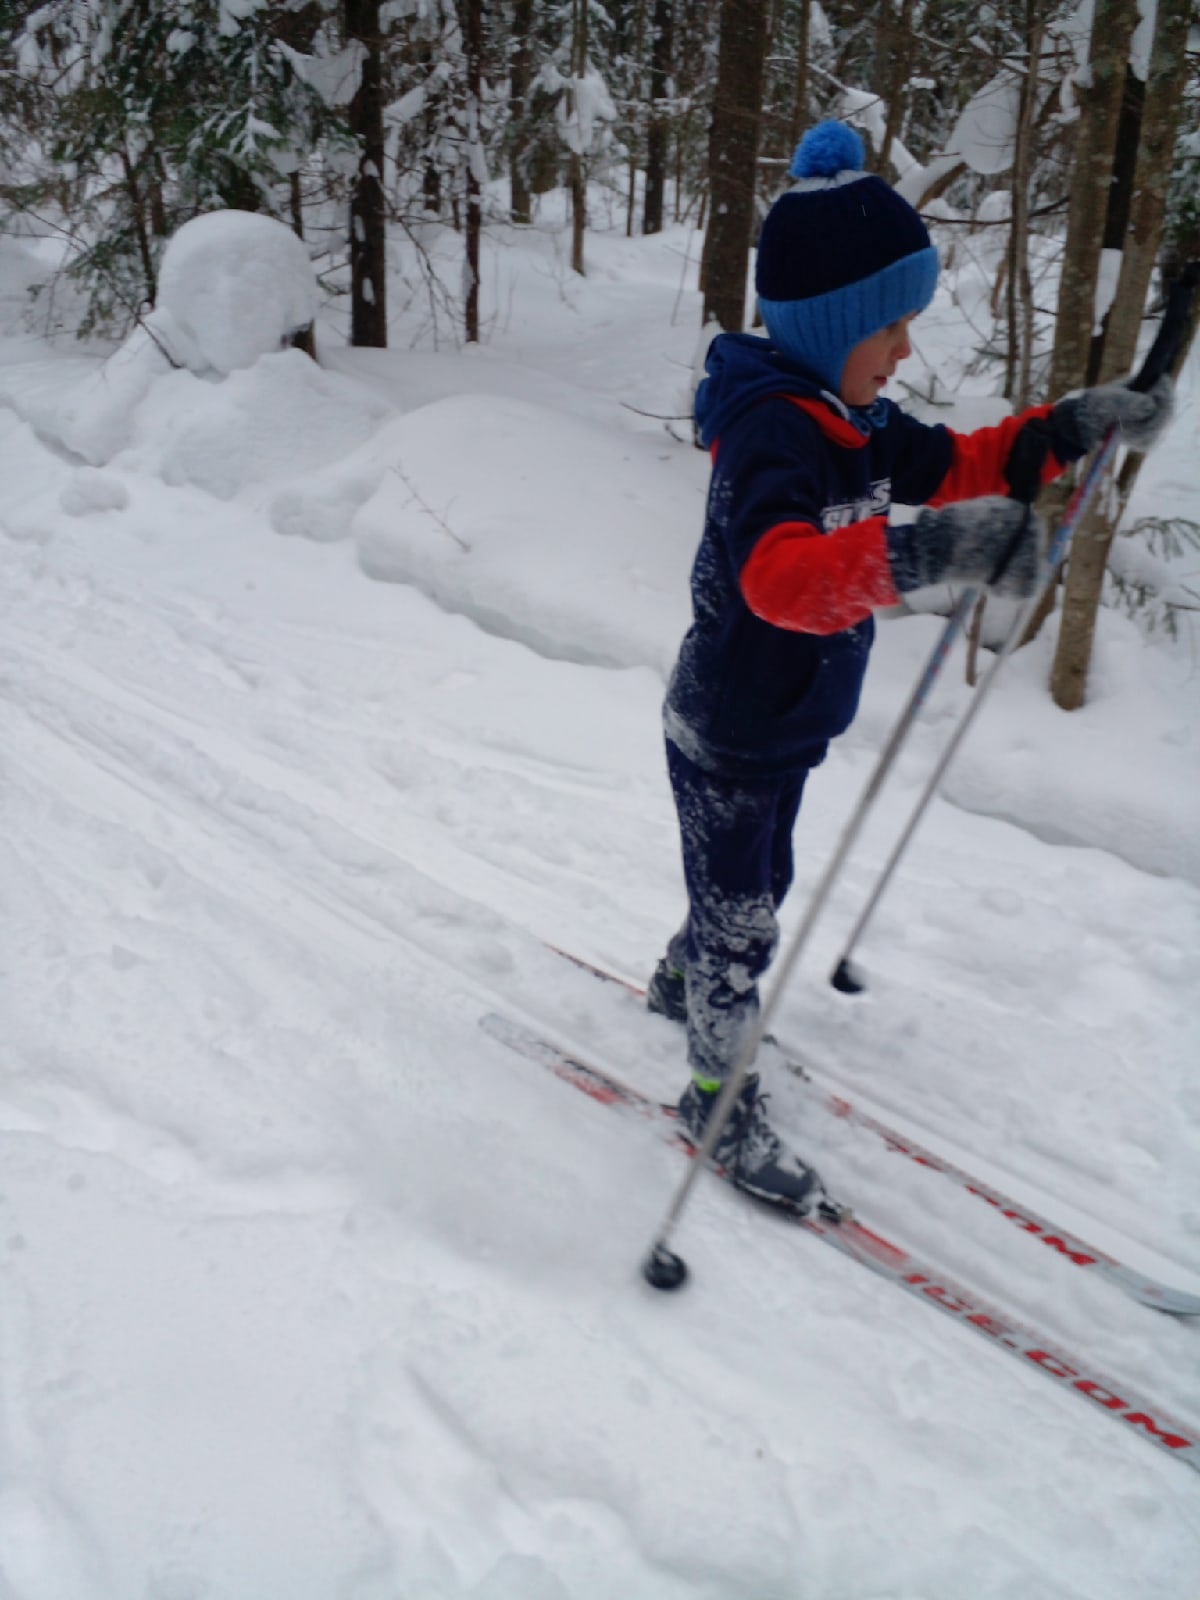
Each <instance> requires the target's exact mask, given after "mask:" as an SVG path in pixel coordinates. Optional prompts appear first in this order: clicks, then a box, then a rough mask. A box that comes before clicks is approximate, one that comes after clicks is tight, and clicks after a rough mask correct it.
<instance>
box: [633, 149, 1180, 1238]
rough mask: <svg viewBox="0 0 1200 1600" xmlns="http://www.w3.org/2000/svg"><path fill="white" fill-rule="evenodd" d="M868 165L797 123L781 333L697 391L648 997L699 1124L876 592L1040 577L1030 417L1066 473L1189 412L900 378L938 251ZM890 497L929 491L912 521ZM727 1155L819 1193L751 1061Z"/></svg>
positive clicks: (716, 347) (748, 345)
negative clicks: (669, 816)
mask: <svg viewBox="0 0 1200 1600" xmlns="http://www.w3.org/2000/svg"><path fill="white" fill-rule="evenodd" d="M862 167H863V148H862V142H861V140H860V139H859V137H858V135H857V134H856V133H855V132H854V131H853V130H852V129H851V128H849V127H847V126H845V125H844V124H842V123H837V122H826V123H822V124H820V125H819V126H818V127H816V128H813V129H812V130H811V131H810V132H809V133H808V134H807V135H806V136H805V138H804V139H803V140H802V141H801V144H800V146H799V148H798V150H797V152H796V156H795V159H794V161H793V163H792V168H791V175H792V177H793V178H795V179H796V180H797V182H796V183H795V186H794V187H793V188H792V189H790V190H789V191H788V192H787V193H786V194H784V195H783V196H782V197H781V198H780V199H779V200H778V201H777V202H776V203H775V205H774V206H773V207H772V209H771V211H770V213H769V215H768V216H767V219H766V221H765V223H764V224H763V229H762V235H761V238H760V240H759V248H758V265H757V273H756V288H757V291H758V297H759V306H760V308H761V312H762V319H763V322H764V324H765V325H766V329H767V333H768V335H769V337H768V338H765V339H764V338H758V337H754V336H752V335H748V334H722V335H720V336H719V337H718V338H716V339H715V340H714V341H713V344H712V347H711V349H710V351H709V354H708V358H707V362H706V371H707V374H708V376H707V377H706V378H705V380H704V381H703V382H702V383H701V385H700V387H699V390H698V392H697V396H696V419H697V422H698V424H699V428H700V437H701V440H702V442H703V443H704V444H705V446H706V447H708V448H709V450H710V452H711V455H712V460H713V469H712V479H711V484H710V488H709V495H708V506H707V512H706V519H705V525H704V532H703V535H702V537H701V540H700V546H699V550H698V551H697V554H696V558H695V563H694V565H693V568H692V578H691V588H692V603H693V617H694V620H693V622H692V626H691V627H690V629H689V630H688V632H687V634H686V635H685V637H684V640H683V644H682V646H681V648H680V652H679V657H678V660H677V662H676V665H675V669H674V672H673V674H672V677H671V681H670V684H669V687H668V689H667V695H666V703H665V707H664V730H665V734H666V746H667V767H668V771H669V774H670V780H671V788H672V792H673V794H674V798H675V805H676V809H677V811H678V815H679V827H680V834H681V838H682V845H683V867H684V877H685V881H686V884H687V892H688V913H687V918H686V920H685V922H684V925H683V927H682V928H680V930H679V932H678V933H677V934H676V935H675V936H674V938H673V939H672V940H671V942H670V944H669V946H668V948H667V953H666V955H665V957H664V958H663V960H662V961H660V962H659V964H658V966H657V968H656V970H655V972H654V975H653V978H652V979H651V983H650V987H649V993H648V1004H649V1006H650V1008H651V1009H652V1010H654V1011H658V1012H661V1013H663V1014H664V1015H666V1016H669V1017H671V1018H672V1019H674V1020H675V1021H679V1022H686V1024H687V1030H688V1063H689V1065H690V1067H691V1071H692V1081H691V1083H690V1084H689V1085H688V1087H687V1089H686V1090H685V1091H684V1093H683V1095H682V1097H681V1099H680V1102H679V1110H680V1116H681V1120H682V1125H683V1128H684V1130H685V1132H686V1133H687V1135H688V1137H689V1138H690V1139H691V1140H692V1141H693V1142H694V1143H696V1144H697V1145H698V1144H699V1143H700V1141H701V1140H702V1138H703V1136H704V1130H705V1125H706V1123H707V1120H708V1117H709V1115H710V1113H711V1111H712V1108H713V1105H714V1104H715V1102H716V1100H717V1097H718V1094H719V1091H720V1088H721V1085H722V1083H723V1082H724V1081H725V1080H726V1078H728V1077H729V1076H730V1074H731V1073H732V1071H733V1069H734V1067H735V1066H736V1064H737V1061H738V1058H739V1053H740V1050H741V1047H742V1042H743V1040H744V1039H745V1037H746V1034H747V1031H748V1030H749V1029H750V1028H751V1027H752V1026H753V1023H754V1019H755V1016H756V1013H757V1009H758V990H757V980H758V979H759V977H760V976H761V974H762V973H763V972H764V970H765V969H766V967H767V965H768V963H769V961H770V959H771V956H772V954H773V953H774V949H775V945H776V942H777V939H778V924H777V922H776V911H777V910H778V908H779V905H780V903H781V901H782V900H783V898H784V895H785V894H786V893H787V890H788V887H789V885H790V883H791V881H792V827H793V824H794V822H795V820H796V815H797V812H798V810H799V806H800V800H801V796H802V794H803V792H804V784H805V780H806V779H807V777H808V774H809V772H810V771H811V769H812V768H813V767H815V766H817V765H818V764H819V763H820V762H821V761H822V760H823V759H824V757H825V754H826V751H827V749H828V746H829V741H830V740H831V739H832V738H834V737H835V736H836V735H837V734H840V733H842V732H844V731H845V729H846V728H847V727H848V726H849V725H850V723H851V721H852V720H853V718H854V715H855V712H856V710H857V708H858V700H859V691H860V688H861V685H862V679H863V673H864V671H865V669H866V665H867V656H868V653H869V651H870V648H871V641H872V638H873V637H874V620H873V618H872V611H873V610H874V608H875V607H878V606H890V605H895V604H897V603H898V601H899V599H900V596H901V595H903V594H906V593H908V592H909V591H910V590H914V589H920V588H923V587H924V586H925V585H927V584H935V583H947V582H959V583H971V584H990V588H991V591H992V592H993V593H995V594H999V595H1009V596H1014V597H1022V598H1023V597H1026V596H1028V595H1029V594H1031V593H1032V592H1033V590H1034V588H1035V586H1036V581H1037V577H1038V572H1039V565H1040V560H1041V545H1042V533H1041V528H1040V526H1039V524H1038V522H1037V520H1036V518H1034V517H1032V516H1030V515H1029V514H1028V513H1027V510H1026V507H1025V506H1024V505H1023V504H1021V503H1020V502H1019V501H1017V500H1015V499H1011V498H1008V497H1007V496H1006V492H1005V491H1006V489H1007V484H1006V480H1005V467H1006V464H1007V462H1008V459H1009V455H1010V453H1011V451H1012V448H1013V444H1014V441H1015V440H1016V438H1017V436H1018V434H1019V433H1020V431H1021V429H1022V428H1023V427H1024V426H1025V425H1026V424H1027V423H1029V421H1030V420H1031V419H1032V418H1039V419H1045V420H1044V421H1041V422H1039V423H1038V424H1037V426H1038V427H1039V428H1041V429H1042V430H1043V431H1044V432H1045V434H1046V435H1047V436H1048V439H1049V444H1050V450H1051V452H1052V455H1050V456H1048V457H1047V461H1046V467H1045V469H1044V472H1043V481H1049V479H1050V478H1052V477H1054V476H1056V475H1057V474H1058V473H1059V472H1061V471H1062V470H1063V468H1064V467H1065V465H1066V464H1067V463H1069V462H1071V461H1074V460H1076V459H1078V458H1079V457H1080V456H1081V455H1084V454H1086V453H1087V452H1088V451H1089V450H1091V449H1092V448H1093V446H1094V445H1096V444H1098V443H1099V442H1100V440H1101V439H1102V438H1103V436H1104V434H1105V433H1106V431H1107V430H1108V428H1109V427H1110V426H1114V425H1115V426H1117V427H1119V428H1120V429H1121V432H1122V435H1123V437H1124V440H1125V442H1126V443H1127V444H1129V445H1132V446H1133V447H1135V448H1138V449H1144V448H1146V446H1147V445H1149V444H1150V443H1151V442H1152V441H1153V439H1154V438H1155V437H1156V436H1157V434H1158V432H1159V431H1160V430H1161V428H1162V427H1163V426H1164V425H1165V423H1166V421H1167V419H1168V416H1169V413H1170V408H1171V385H1170V381H1169V380H1163V381H1162V383H1161V384H1160V385H1158V386H1157V387H1156V388H1155V389H1153V390H1151V391H1150V393H1148V394H1139V393H1135V392H1134V391H1132V390H1130V389H1128V388H1126V387H1125V386H1124V385H1123V384H1108V385H1105V386H1103V387H1100V388H1096V389H1091V390H1085V391H1084V392H1083V393H1082V394H1079V395H1077V396H1074V397H1072V398H1068V399H1066V400H1063V401H1061V402H1060V403H1059V404H1058V405H1056V406H1053V407H1051V406H1040V407H1035V408H1033V409H1032V410H1030V411H1026V412H1025V413H1023V414H1022V415H1021V416H1017V417H1012V418H1009V419H1008V420H1007V421H1006V422H1003V423H1001V424H1000V425H999V426H998V427H994V428H981V429H979V430H977V431H976V432H974V433H970V434H965V435H964V434H956V433H954V432H952V431H951V430H950V429H949V428H946V427H930V426H927V425H925V424H923V423H920V422H918V421H916V420H915V419H914V418H912V417H910V416H907V415H906V414H905V413H904V412H903V411H901V410H900V409H899V407H898V406H897V405H896V404H895V403H894V401H891V400H885V399H881V398H880V392H881V391H882V389H883V387H884V385H885V384H886V382H887V380H888V379H889V378H890V377H891V376H892V374H893V372H894V371H895V368H896V365H897V363H898V362H899V361H901V360H903V359H904V357H906V356H907V355H909V354H910V346H909V343H908V325H909V323H910V322H911V321H912V319H913V317H914V316H915V315H916V314H917V313H918V312H920V311H922V310H924V308H925V307H926V306H927V305H928V304H929V302H930V300H931V299H932V298H933V293H934V288H935V285H936V281H937V274H938V257H937V252H936V250H935V249H934V248H933V246H932V245H931V243H930V240H929V234H928V233H927V231H926V229H925V225H924V224H923V223H922V221H921V219H920V217H919V216H918V215H917V213H916V212H915V211H914V210H913V209H912V207H911V206H910V205H908V203H907V202H906V201H905V200H903V199H902V198H901V197H900V196H899V195H898V194H897V193H896V192H895V191H894V190H893V189H892V188H890V187H889V186H888V185H887V184H886V183H884V182H883V181H882V179H880V178H878V177H875V176H872V175H868V174H867V173H865V172H864V171H863V170H862ZM893 499H895V500H898V501H900V502H901V503H904V504H908V505H915V506H923V507H925V508H926V509H924V510H922V511H921V512H920V514H919V515H918V517H917V519H916V521H915V522H913V523H910V524H908V525H905V526H898V525H894V524H892V523H891V522H889V520H888V511H889V508H890V506H891V504H892V501H893ZM1014 546H1015V548H1012V547H1014ZM1010 548H1012V553H1011V556H1010V558H1009V560H1008V563H1007V566H1006V567H1005V569H1004V571H1003V573H1002V574H1000V575H999V576H998V577H995V579H994V581H992V580H993V577H994V574H995V571H996V568H997V566H998V565H999V563H1000V561H1001V559H1002V557H1003V555H1004V552H1005V551H1007V550H1009V549H1010ZM714 1159H715V1160H716V1162H717V1163H718V1164H719V1165H720V1166H722V1167H724V1168H725V1170H726V1171H727V1172H728V1173H729V1174H730V1176H731V1177H732V1178H733V1180H734V1182H736V1183H737V1184H738V1185H739V1186H740V1187H742V1188H744V1189H746V1190H748V1191H749V1192H750V1193H752V1194H755V1195H757V1196H759V1197H760V1198H762V1199H765V1200H770V1201H774V1202H777V1203H782V1204H784V1205H787V1206H790V1207H793V1208H796V1209H799V1210H801V1211H804V1210H809V1209H811V1208H812V1207H813V1206H814V1205H815V1204H816V1203H817V1201H818V1200H819V1199H820V1198H821V1195H822V1193H823V1190H822V1187H821V1183H820V1179H819V1178H818V1176H817V1174H816V1173H815V1172H814V1171H813V1170H812V1168H811V1167H809V1166H807V1165H806V1164H805V1163H804V1162H803V1161H801V1160H800V1158H799V1157H798V1156H797V1155H796V1154H795V1153H794V1152H793V1151H792V1150H790V1149H789V1148H788V1147H787V1146H786V1145H785V1144H784V1143H783V1141H782V1140H781V1139H780V1138H779V1137H778V1135H777V1134H776V1133H775V1131H774V1129H773V1128H772V1127H771V1125H770V1123H769V1121H768V1120H767V1117H766V1114H765V1112H764V1110H763V1105H762V1101H761V1099H760V1091H759V1080H758V1077H757V1074H754V1073H750V1074H748V1075H747V1078H746V1081H745V1085H744V1088H743V1090H742V1092H741V1094H740V1095H739V1097H738V1101H737V1103H736V1104H735V1106H734V1109H733V1113H732V1115H731V1116H730V1118H729V1121H728V1123H727V1124H726V1127H725V1129H724V1131H723V1133H722V1136H721V1139H720V1141H719V1143H718V1145H717V1148H716V1150H715V1152H714Z"/></svg>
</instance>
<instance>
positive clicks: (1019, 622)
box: [829, 262, 1200, 994]
mask: <svg viewBox="0 0 1200 1600" xmlns="http://www.w3.org/2000/svg"><path fill="white" fill-rule="evenodd" d="M1198 279H1200V263H1196V262H1193V263H1191V264H1190V265H1189V267H1188V268H1187V270H1186V271H1185V272H1184V273H1183V274H1182V276H1181V277H1180V278H1179V279H1178V281H1177V282H1176V283H1175V284H1174V285H1173V286H1172V289H1171V291H1170V294H1169V296H1168V299H1167V307H1166V310H1165V312H1164V313H1163V320H1162V324H1161V326H1160V328H1159V330H1158V333H1157V335H1156V336H1155V339H1154V343H1153V344H1152V345H1151V347H1150V350H1149V351H1148V353H1147V355H1146V359H1145V361H1144V362H1143V363H1142V366H1141V369H1140V371H1139V372H1138V373H1137V375H1136V376H1135V377H1134V378H1132V379H1130V383H1129V387H1130V388H1131V389H1137V390H1139V391H1141V392H1143V393H1144V392H1145V391H1146V390H1147V389H1151V388H1153V387H1154V385H1155V384H1156V383H1157V382H1158V380H1159V379H1160V378H1161V377H1162V376H1163V375H1164V374H1165V373H1166V372H1167V371H1169V369H1170V367H1171V363H1172V362H1173V361H1174V359H1175V356H1176V354H1177V352H1178V350H1179V346H1180V343H1181V341H1182V339H1183V337H1184V334H1185V331H1186V328H1187V319H1188V313H1189V309H1190V304H1191V297H1192V293H1193V291H1194V289H1195V286H1196V283H1197V281H1198ZM1116 450H1117V431H1116V429H1115V428H1110V429H1109V430H1108V432H1107V433H1106V434H1105V436H1104V438H1103V440H1102V441H1101V443H1100V445H1099V447H1098V448H1097V450H1096V452H1095V454H1094V455H1093V457H1092V459H1091V461H1090V463H1089V464H1088V468H1087V471H1086V472H1085V473H1084V476H1083V478H1082V480H1081V481H1080V483H1079V484H1078V486H1077V487H1076V489H1075V492H1074V494H1073V495H1072V496H1071V500H1070V503H1069V504H1068V506H1067V509H1066V511H1065V512H1064V514H1063V519H1062V521H1061V522H1060V524H1059V526H1058V529H1057V532H1056V533H1055V535H1054V538H1053V539H1052V541H1051V543H1050V548H1049V550H1048V551H1047V553H1046V559H1045V562H1044V564H1043V569H1042V576H1041V578H1040V580H1039V583H1038V587H1037V589H1036V591H1035V593H1034V594H1033V595H1031V596H1030V598H1029V599H1028V600H1027V601H1026V602H1025V604H1024V605H1023V606H1022V607H1021V610H1020V611H1019V612H1018V613H1017V617H1016V620H1015V622H1014V623H1013V625H1012V627H1011V628H1010V629H1009V632H1008V635H1007V637H1006V638H1005V640H1004V643H1003V645H1002V646H1001V648H1000V650H999V651H998V652H997V654H996V655H995V657H994V658H993V660H992V663H991V665H990V667H989V668H988V670H987V672H986V673H985V674H984V678H983V681H982V682H981V683H980V685H979V687H978V689H977V690H976V691H975V694H974V695H973V696H972V698H971V701H970V703H969V704H968V706H967V708H966V710H965V711H964V713H963V715H962V717H961V718H960V719H959V722H958V725H957V726H956V728H955V729H954V732H953V733H952V734H951V736H950V739H949V741H948V743H947V744H946V747H945V749H944V750H943V751H942V754H941V757H940V759H939V761H938V763H937V765H936V766H935V768H934V770H933V772H932V774H931V775H930V778H929V781H928V783H927V784H926V786H925V788H924V790H923V791H922V793H921V795H920V797H919V798H918V800H917V803H916V805H915V806H914V807H913V810H912V814H911V815H910V817H909V819H908V822H907V823H906V824H905V827H904V829H903V830H902V832H901V834H900V837H899V838H898V839H897V841H896V843H895V845H894V846H893V848H892V852H891V854H890V855H889V856H888V859H887V862H886V864H885V865H884V868H883V870H882V872H881V873H880V874H879V877H878V878H877V879H876V881H875V885H874V887H873V889H872V890H871V893H870V895H869V896H868V899H867V902H866V904H865V905H864V906H863V908H862V910H861V912H860V913H859V915H858V918H857V920H856V922H855V924H854V926H853V928H852V929H851V931H850V934H849V937H848V938H847V940H846V943H845V945H844V947H843V949H842V953H841V955H840V956H839V958H838V960H837V963H836V965H835V966H834V969H833V972H832V973H831V974H830V979H829V981H830V982H831V983H832V985H833V987H834V988H835V989H840V990H841V991H842V993H844V994H857V993H858V992H860V991H861V989H862V988H863V983H862V980H861V978H859V977H858V976H857V974H856V973H855V971H854V966H853V959H852V958H853V954H854V951H855V949H856V948H857V946H858V942H859V940H860V939H861V938H862V935H863V932H864V930H865V928H866V926H867V924H868V923H869V922H870V920H871V918H872V916H873V915H874V913H875V909H876V907H877V906H878V904H879V902H880V900H881V899H882V898H883V895H884V892H885V890H886V889H887V886H888V884H889V883H890V882H891V879H892V876H893V874H894V873H895V870H896V867H897V866H898V864H899V862H900V859H901V857H902V856H903V855H904V852H905V851H906V850H907V848H908V846H909V843H910V841H911V840H912V837H913V834H914V833H915V832H916V830H917V827H918V825H919V824H920V821H921V818H922V817H923V816H924V815H925V812H926V810H927V809H928V807H929V804H930V801H931V800H932V799H933V797H934V795H935V794H936V793H937V791H938V788H939V786H940V784H941V781H942V779H943V778H944V777H945V775H946V771H947V769H948V767H949V766H950V763H951V761H953V759H954V757H955V755H956V754H957V752H958V748H959V746H960V745H961V744H962V742H963V739H964V738H965V737H966V735H967V731H968V729H969V728H970V727H971V725H972V723H973V722H974V721H975V718H976V717H977V716H978V715H979V712H980V709H981V708H982V706H983V704H984V702H985V701H986V700H987V697H988V695H989V694H990V693H991V691H992V689H993V688H994V687H995V683H996V679H997V678H998V677H999V675H1000V672H1001V670H1002V669H1003V667H1004V663H1005V662H1006V661H1007V660H1008V659H1009V657H1010V656H1011V655H1012V654H1013V652H1014V650H1015V649H1016V648H1017V645H1018V644H1019V643H1020V641H1021V639H1022V638H1023V637H1024V635H1025V630H1026V628H1027V627H1028V625H1029V620H1030V618H1031V617H1032V616H1033V614H1034V612H1035V611H1036V609H1037V607H1038V605H1039V603H1040V601H1041V599H1042V596H1043V595H1044V594H1045V592H1046V590H1047V588H1048V587H1049V586H1050V584H1051V583H1052V582H1053V581H1054V577H1055V573H1056V572H1057V570H1058V567H1059V566H1060V564H1061V563H1062V561H1063V560H1064V559H1065V557H1066V554H1067V551H1068V549H1069V548H1070V544H1071V540H1072V538H1073V537H1074V534H1075V530H1076V528H1077V527H1078V526H1079V523H1080V521H1081V520H1082V518H1083V514H1084V512H1085V511H1086V510H1087V508H1088V506H1089V505H1090V504H1091V502H1092V499H1093V498H1094V496H1095V494H1096V491H1097V489H1098V488H1099V486H1100V484H1101V483H1102V482H1103V479H1104V476H1105V474H1106V473H1107V471H1108V467H1109V464H1110V462H1111V461H1112V459H1113V457H1114V456H1115V454H1116ZM1042 453H1043V454H1044V446H1043V449H1042ZM1038 465H1039V467H1040V463H1039V464H1038ZM1035 479H1036V473H1034V474H1032V480H1035Z"/></svg>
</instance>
